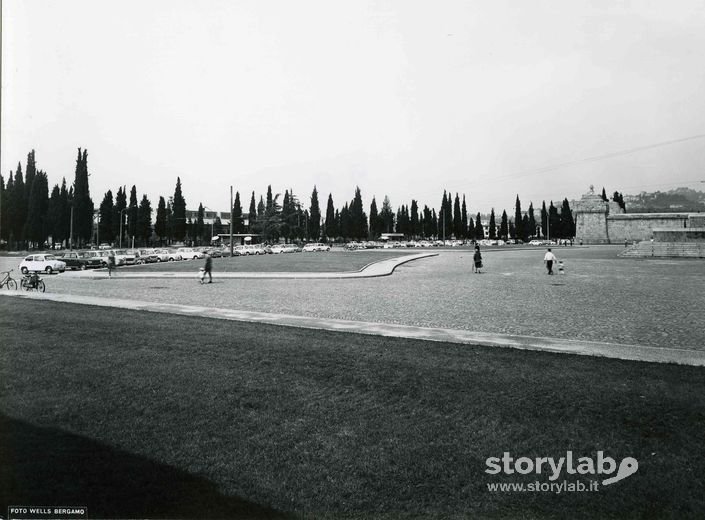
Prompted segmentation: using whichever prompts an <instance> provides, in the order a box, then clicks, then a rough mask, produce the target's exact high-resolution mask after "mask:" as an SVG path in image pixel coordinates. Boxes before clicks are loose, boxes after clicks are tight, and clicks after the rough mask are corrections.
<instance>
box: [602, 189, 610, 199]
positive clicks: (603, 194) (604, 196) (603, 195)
mask: <svg viewBox="0 0 705 520" xmlns="http://www.w3.org/2000/svg"><path fill="white" fill-rule="evenodd" d="M602 200H603V201H605V202H607V201H608V200H609V199H608V198H607V193H605V187H604V186H603V187H602Z"/></svg>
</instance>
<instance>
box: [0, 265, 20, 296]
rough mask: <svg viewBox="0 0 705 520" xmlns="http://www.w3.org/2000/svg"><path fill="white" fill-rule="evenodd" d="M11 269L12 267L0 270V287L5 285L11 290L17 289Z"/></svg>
mask: <svg viewBox="0 0 705 520" xmlns="http://www.w3.org/2000/svg"><path fill="white" fill-rule="evenodd" d="M12 271H14V269H10V270H9V271H2V272H0V275H2V279H0V289H2V288H3V287H7V288H8V289H10V290H12V291H16V290H17V282H16V281H15V279H14V278H13V277H12Z"/></svg>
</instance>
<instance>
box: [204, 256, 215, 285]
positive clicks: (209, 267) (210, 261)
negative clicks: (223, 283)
mask: <svg viewBox="0 0 705 520" xmlns="http://www.w3.org/2000/svg"><path fill="white" fill-rule="evenodd" d="M212 269H213V259H212V258H211V255H209V254H208V253H206V267H205V270H206V274H207V275H208V283H213V275H212V274H211V270H212ZM205 277H206V276H205V275H203V278H204V279H205Z"/></svg>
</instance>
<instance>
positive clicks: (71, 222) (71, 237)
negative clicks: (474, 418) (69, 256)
mask: <svg viewBox="0 0 705 520" xmlns="http://www.w3.org/2000/svg"><path fill="white" fill-rule="evenodd" d="M69 251H73V201H71V221H70V222H69Z"/></svg>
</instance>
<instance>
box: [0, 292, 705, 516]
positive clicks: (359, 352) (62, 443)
mask: <svg viewBox="0 0 705 520" xmlns="http://www.w3.org/2000/svg"><path fill="white" fill-rule="evenodd" d="M0 344H2V354H1V358H0V377H1V378H2V382H3V383H2V387H1V388H2V390H1V393H0V412H2V414H1V416H0V420H1V422H0V424H1V427H0V435H1V436H2V437H1V438H0V461H2V464H0V490H1V491H0V507H2V508H4V507H5V506H6V505H7V504H9V503H14V504H18V503H26V504H35V505H41V504H65V505H77V504H81V505H87V506H88V508H89V512H90V515H91V516H92V517H113V518H115V517H123V518H129V517H149V518H156V517H172V518H178V517H188V518H214V517H222V518H234V517H241V516H244V517H257V516H260V517H264V516H270V515H274V514H275V513H274V511H282V512H284V513H286V514H290V513H310V514H313V515H314V516H317V515H320V514H323V513H326V514H328V515H329V516H331V517H337V516H342V515H352V516H359V517H365V518H367V517H373V516H389V517H397V516H400V515H418V516H423V517H427V516H447V515H450V516H453V515H457V516H466V515H467V516H481V517H487V516H493V517H527V518H533V517H554V518H565V517H584V518H597V517H620V518H621V517H664V516H666V517H668V516H670V517H679V518H682V517H689V516H690V517H697V516H699V515H701V514H702V512H703V511H704V510H705V497H704V495H703V493H702V479H703V477H702V475H703V474H705V462H704V461H705V457H704V455H705V447H704V446H703V442H702V433H703V431H705V377H703V375H704V374H705V371H703V370H702V369H698V368H693V367H679V366H671V365H656V364H645V363H632V362H621V361H615V360H606V359H595V358H588V357H577V356H566V355H553V354H547V353H537V352H523V351H512V350H502V349H489V348H468V347H465V346H459V345H450V344H438V343H427V342H421V341H409V340H402V339H393V338H379V337H372V336H359V335H350V334H339V333H330V332H323V331H310V330H302V329H289V328H282V327H274V326H263V325H259V324H250V323H233V322H223V321H215V320H207V319H202V318H185V317H179V316H171V315H159V314H140V313H137V312H132V311H121V310H113V309H103V308H92V307H85V306H78V305H64V304H56V303H51V302H43V301H26V300H14V299H11V298H2V299H0ZM566 450H572V451H573V452H575V453H576V454H577V455H576V456H584V455H586V456H592V457H595V456H596V455H595V453H596V451H597V450H604V451H605V452H606V454H607V455H609V456H612V457H614V458H617V459H621V458H623V457H626V456H632V457H635V458H636V459H637V460H638V461H639V471H638V472H637V474H635V475H633V476H631V477H629V478H627V479H625V480H623V481H621V482H618V483H616V484H613V485H612V486H609V487H605V488H602V489H600V491H599V492H597V493H566V494H560V495H556V494H549V493H538V494H534V493H491V492H489V491H488V490H487V486H486V485H487V483H488V482H503V481H504V482H522V481H523V482H533V481H534V480H536V479H537V478H538V479H539V480H545V476H544V477H529V476H526V477H523V478H517V476H513V478H510V477H505V478H500V477H491V476H489V475H487V474H485V473H484V470H485V468H486V466H485V460H486V458H487V457H490V456H501V455H502V453H503V452H505V451H509V452H511V453H512V454H514V455H516V456H527V457H543V456H552V457H556V458H557V457H560V456H564V455H565V452H566ZM588 479H589V477H588V476H585V477H583V478H582V480H583V481H587V480H588Z"/></svg>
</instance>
